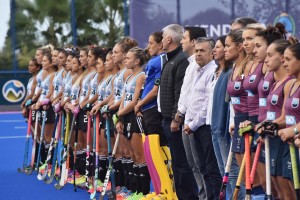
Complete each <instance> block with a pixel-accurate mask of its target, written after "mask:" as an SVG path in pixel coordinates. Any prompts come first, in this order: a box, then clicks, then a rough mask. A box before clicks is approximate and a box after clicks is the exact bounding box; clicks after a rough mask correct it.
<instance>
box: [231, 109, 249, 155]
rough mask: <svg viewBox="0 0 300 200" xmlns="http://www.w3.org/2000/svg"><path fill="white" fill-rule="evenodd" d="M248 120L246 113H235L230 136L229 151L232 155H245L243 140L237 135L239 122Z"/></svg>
mask: <svg viewBox="0 0 300 200" xmlns="http://www.w3.org/2000/svg"><path fill="white" fill-rule="evenodd" d="M246 120H248V113H236V114H235V116H234V126H235V127H234V133H233V136H232V147H231V151H232V152H234V153H240V154H243V153H245V140H244V137H243V136H240V135H239V125H240V123H241V122H244V121H246Z"/></svg>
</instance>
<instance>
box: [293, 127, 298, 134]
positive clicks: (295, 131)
mask: <svg viewBox="0 0 300 200" xmlns="http://www.w3.org/2000/svg"><path fill="white" fill-rule="evenodd" d="M294 133H295V135H298V134H299V130H298V129H297V126H296V127H295V128H294Z"/></svg>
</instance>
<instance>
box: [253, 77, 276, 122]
mask: <svg viewBox="0 0 300 200" xmlns="http://www.w3.org/2000/svg"><path fill="white" fill-rule="evenodd" d="M274 83H275V78H274V72H269V73H268V74H267V75H266V76H265V77H264V78H263V79H261V80H260V82H259V84H258V88H257V89H258V96H259V112H258V122H262V121H264V120H265V119H266V116H267V97H268V95H269V93H270V89H271V88H272V86H273V84H274Z"/></svg>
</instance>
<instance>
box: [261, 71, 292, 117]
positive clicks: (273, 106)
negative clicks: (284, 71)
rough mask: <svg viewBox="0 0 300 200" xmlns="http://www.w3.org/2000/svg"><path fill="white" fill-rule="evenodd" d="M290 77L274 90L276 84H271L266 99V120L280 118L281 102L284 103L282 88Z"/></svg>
mask: <svg viewBox="0 0 300 200" xmlns="http://www.w3.org/2000/svg"><path fill="white" fill-rule="evenodd" d="M290 79H292V77H290V76H289V77H287V78H286V79H285V80H284V81H283V82H282V83H281V84H280V85H279V86H278V87H277V88H276V89H274V88H275V87H276V82H275V83H274V84H273V86H272V88H271V91H270V93H269V95H268V97H267V120H270V121H273V120H275V119H277V118H278V117H280V115H281V111H282V107H283V101H284V94H283V92H284V86H285V84H286V82H287V81H288V80H290Z"/></svg>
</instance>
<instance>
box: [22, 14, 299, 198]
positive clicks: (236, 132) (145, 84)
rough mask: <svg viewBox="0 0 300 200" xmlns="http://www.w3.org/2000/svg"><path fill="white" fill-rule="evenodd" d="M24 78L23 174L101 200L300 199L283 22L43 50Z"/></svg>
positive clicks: (294, 107)
mask: <svg viewBox="0 0 300 200" xmlns="http://www.w3.org/2000/svg"><path fill="white" fill-rule="evenodd" d="M297 67H298V68H297ZM28 71H29V73H30V74H31V75H32V77H31V78H30V79H29V81H28V84H27V94H26V97H25V99H24V101H23V102H22V104H21V110H22V115H23V116H24V118H26V119H27V125H28V127H27V132H26V145H25V151H24V159H23V165H22V167H21V168H19V169H18V171H19V172H22V173H25V174H34V173H35V174H36V175H37V179H38V180H43V181H44V182H45V183H46V184H52V183H54V187H55V188H56V189H58V190H61V189H63V187H64V186H65V185H66V184H73V185H74V190H75V191H76V190H77V189H78V188H80V189H83V190H86V191H87V193H88V195H87V198H90V199H100V200H102V199H107V198H108V199H118V200H121V199H129V200H137V199H141V200H147V199H153V200H155V199H166V200H177V199H179V200H194V199H195V200H196V199H200V200H228V199H234V200H237V199H238V200H242V199H268V200H269V199H280V200H296V199H297V200H300V186H299V169H300V166H299V164H300V163H299V156H300V155H299V147H300V137H299V130H300V123H299V122H300V112H299V111H300V110H299V98H300V89H299V86H300V83H299V80H298V79H300V44H299V43H298V40H297V39H296V38H295V37H294V36H292V35H290V34H289V33H287V31H286V30H285V27H284V25H283V24H281V23H277V24H276V25H275V26H271V25H269V26H267V27H265V26H264V25H262V24H260V23H258V22H257V21H256V20H255V19H252V18H247V17H241V18H237V19H235V20H233V21H232V23H231V31H230V32H229V33H228V35H225V36H221V37H219V38H218V39H217V40H214V39H212V38H209V37H207V34H206V30H205V29H204V28H202V27H198V26H186V27H182V26H180V25H178V24H170V25H168V26H166V27H164V28H163V29H162V31H157V32H154V33H151V34H150V36H149V40H148V45H147V48H146V49H142V48H140V47H138V42H137V41H136V40H135V39H133V38H129V37H125V38H123V39H120V40H119V41H118V42H116V44H115V45H114V46H113V47H100V46H97V45H89V46H87V47H83V48H79V47H76V46H68V47H65V48H55V47H53V46H52V45H51V44H49V45H46V46H42V47H40V48H38V49H37V50H36V54H35V57H34V58H32V59H31V60H30V61H29V65H28ZM31 139H32V147H29V141H30V140H31ZM29 154H30V155H29Z"/></svg>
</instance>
